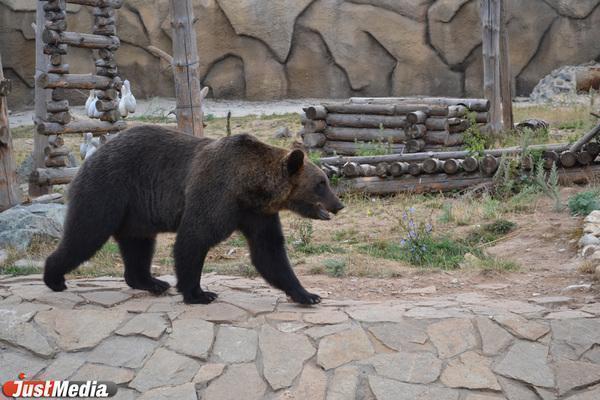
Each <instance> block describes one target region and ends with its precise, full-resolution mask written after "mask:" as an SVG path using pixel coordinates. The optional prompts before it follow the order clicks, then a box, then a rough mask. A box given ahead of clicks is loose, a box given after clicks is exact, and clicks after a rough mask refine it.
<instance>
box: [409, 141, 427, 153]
mask: <svg viewBox="0 0 600 400" xmlns="http://www.w3.org/2000/svg"><path fill="white" fill-rule="evenodd" d="M424 148H425V141H424V140H423V139H411V140H408V141H407V142H406V152H407V153H417V152H419V151H421V150H423V149H424Z"/></svg>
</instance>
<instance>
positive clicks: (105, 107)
mask: <svg viewBox="0 0 600 400" xmlns="http://www.w3.org/2000/svg"><path fill="white" fill-rule="evenodd" d="M118 107H119V103H118V102H117V101H114V100H97V101H96V110H98V111H101V112H105V111H111V110H116V109H117V108H118Z"/></svg>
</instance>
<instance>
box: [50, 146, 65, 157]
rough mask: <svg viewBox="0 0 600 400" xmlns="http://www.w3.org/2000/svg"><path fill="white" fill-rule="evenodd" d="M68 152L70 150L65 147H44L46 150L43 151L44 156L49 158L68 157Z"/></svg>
mask: <svg viewBox="0 0 600 400" xmlns="http://www.w3.org/2000/svg"><path fill="white" fill-rule="evenodd" d="M70 152H71V150H70V149H69V148H68V147H67V146H61V147H54V146H46V148H45V149H44V155H45V156H46V157H50V158H52V157H62V156H68V155H69V153H70Z"/></svg>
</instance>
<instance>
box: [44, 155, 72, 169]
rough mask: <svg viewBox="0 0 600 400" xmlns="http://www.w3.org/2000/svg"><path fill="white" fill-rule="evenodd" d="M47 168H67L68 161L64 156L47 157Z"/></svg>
mask: <svg viewBox="0 0 600 400" xmlns="http://www.w3.org/2000/svg"><path fill="white" fill-rule="evenodd" d="M45 164H46V167H48V168H59V167H67V166H69V159H68V158H67V157H66V156H57V157H48V158H46V161H45Z"/></svg>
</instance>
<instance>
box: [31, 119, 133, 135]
mask: <svg viewBox="0 0 600 400" xmlns="http://www.w3.org/2000/svg"><path fill="white" fill-rule="evenodd" d="M126 128H127V124H126V123H125V121H118V122H115V123H114V124H113V123H110V122H103V121H94V120H80V121H74V122H70V123H68V124H66V125H61V124H57V123H54V122H44V121H38V123H37V132H38V133H39V134H40V135H57V134H70V133H85V132H92V133H93V134H96V135H98V134H103V133H107V132H117V131H122V130H123V129H126Z"/></svg>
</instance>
